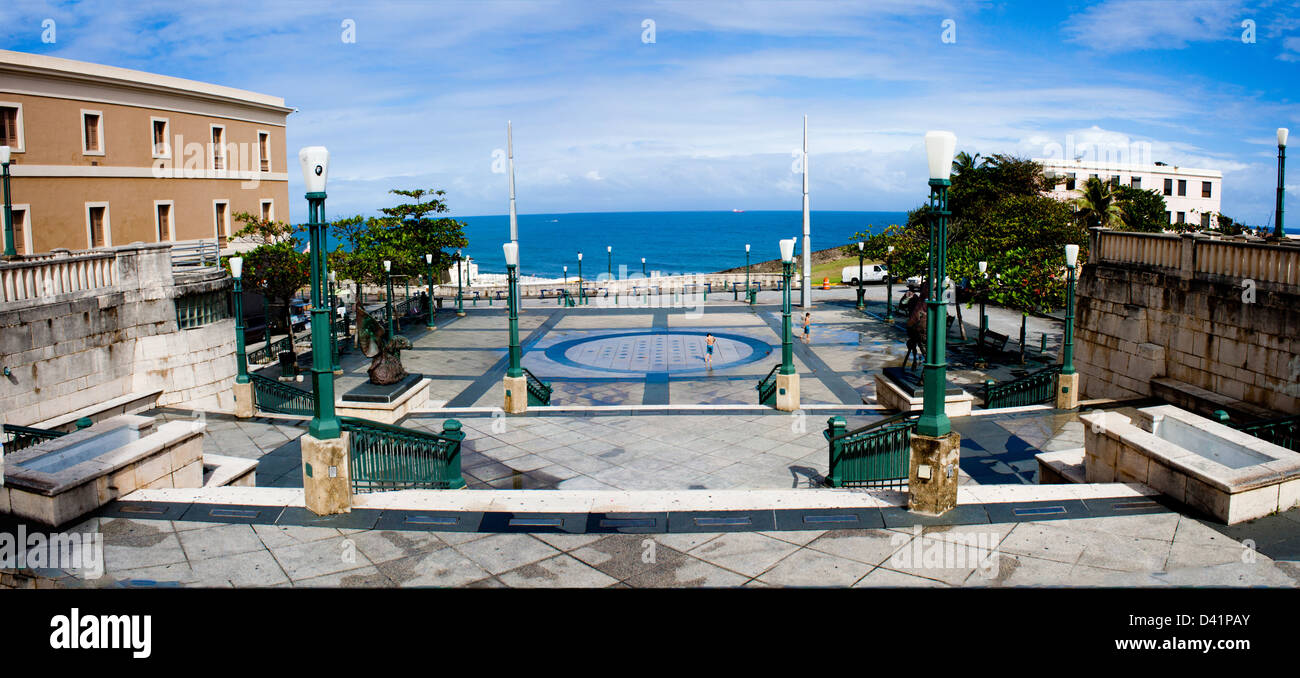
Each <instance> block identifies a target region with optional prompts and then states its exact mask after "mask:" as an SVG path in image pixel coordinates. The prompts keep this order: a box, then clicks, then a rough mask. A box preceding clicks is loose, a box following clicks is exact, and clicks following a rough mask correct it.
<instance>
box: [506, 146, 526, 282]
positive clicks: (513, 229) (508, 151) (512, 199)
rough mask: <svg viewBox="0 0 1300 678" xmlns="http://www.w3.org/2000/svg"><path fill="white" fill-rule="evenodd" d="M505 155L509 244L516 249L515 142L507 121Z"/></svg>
mask: <svg viewBox="0 0 1300 678" xmlns="http://www.w3.org/2000/svg"><path fill="white" fill-rule="evenodd" d="M506 154H507V155H509V157H510V242H512V243H514V244H515V246H516V247H517V246H518V245H519V223H518V217H517V216H516V214H515V140H514V133H513V131H512V129H511V124H510V121H509V120H507V121H506ZM520 270H522V269H520Z"/></svg>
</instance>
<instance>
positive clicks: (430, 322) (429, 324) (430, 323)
mask: <svg viewBox="0 0 1300 678" xmlns="http://www.w3.org/2000/svg"><path fill="white" fill-rule="evenodd" d="M428 282H429V301H428V306H429V307H428V308H427V309H425V310H427V311H428V312H429V317H428V318H426V319H425V321H424V327H425V329H430V330H435V329H438V328H437V326H436V325H434V324H433V261H432V260H431V261H429V280H428Z"/></svg>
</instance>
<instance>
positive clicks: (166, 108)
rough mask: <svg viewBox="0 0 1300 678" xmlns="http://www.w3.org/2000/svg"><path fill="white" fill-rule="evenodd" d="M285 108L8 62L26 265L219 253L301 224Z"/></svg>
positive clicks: (71, 65)
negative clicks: (95, 254) (268, 227)
mask: <svg viewBox="0 0 1300 678" xmlns="http://www.w3.org/2000/svg"><path fill="white" fill-rule="evenodd" d="M292 111H293V109H291V108H287V107H285V105H284V100H283V99H281V98H279V97H273V96H268V95H265V94H257V93H254V92H248V91H244V90H238V89H232V88H229V87H222V86H219V85H212V84H207V83H201V82H195V81H192V80H183V79H180V78H173V77H168V76H162V75H155V74H151V73H143V72H140V71H132V70H127V69H122V68H114V67H110V66H103V65H99V64H91V63H85V62H80V61H71V60H68V59H59V58H54V57H47V56H41V55H33V54H25V53H21V52H11V51H4V50H0V145H8V146H9V147H10V148H11V153H12V165H11V176H12V180H11V183H12V202H13V209H14V231H15V237H14V240H15V246H16V249H17V251H18V252H19V254H36V253H39V252H48V251H50V250H52V249H55V248H65V249H69V250H84V249H91V248H97V247H112V246H115V245H124V244H128V243H133V242H143V243H158V242H172V243H182V242H193V241H208V242H212V241H215V242H217V243H219V245H220V246H221V247H223V248H224V247H226V246H227V240H228V239H229V238H230V236H231V235H233V233H234V232H235V231H237V230H238V229H239V227H240V226H239V223H238V222H237V221H236V220H235V218H234V215H235V214H237V213H240V212H247V213H250V214H254V215H258V216H261V217H263V218H271V219H277V220H281V221H289V218H290V217H289V185H288V168H289V166H290V163H289V158H288V156H287V153H286V142H285V120H286V118H287V116H288V114H289V113H291V112H292Z"/></svg>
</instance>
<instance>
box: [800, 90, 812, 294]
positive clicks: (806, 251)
mask: <svg viewBox="0 0 1300 678" xmlns="http://www.w3.org/2000/svg"><path fill="white" fill-rule="evenodd" d="M801 296H802V297H803V307H804V308H812V236H811V228H810V226H809V222H808V116H806V115H805V116H804V117H803V294H802V295H801Z"/></svg>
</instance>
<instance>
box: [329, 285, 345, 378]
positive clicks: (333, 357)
mask: <svg viewBox="0 0 1300 678" xmlns="http://www.w3.org/2000/svg"><path fill="white" fill-rule="evenodd" d="M338 305H339V302H338V295H337V294H336V292H335V287H334V283H333V282H332V281H331V282H330V316H329V317H330V362H331V366H332V367H333V370H332V371H334V372H340V371H342V369H343V368H342V367H341V366H340V365H339V336H338V326H339V317H338V313H337V312H336V311H335V310H334V309H335V307H337V306H338Z"/></svg>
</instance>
